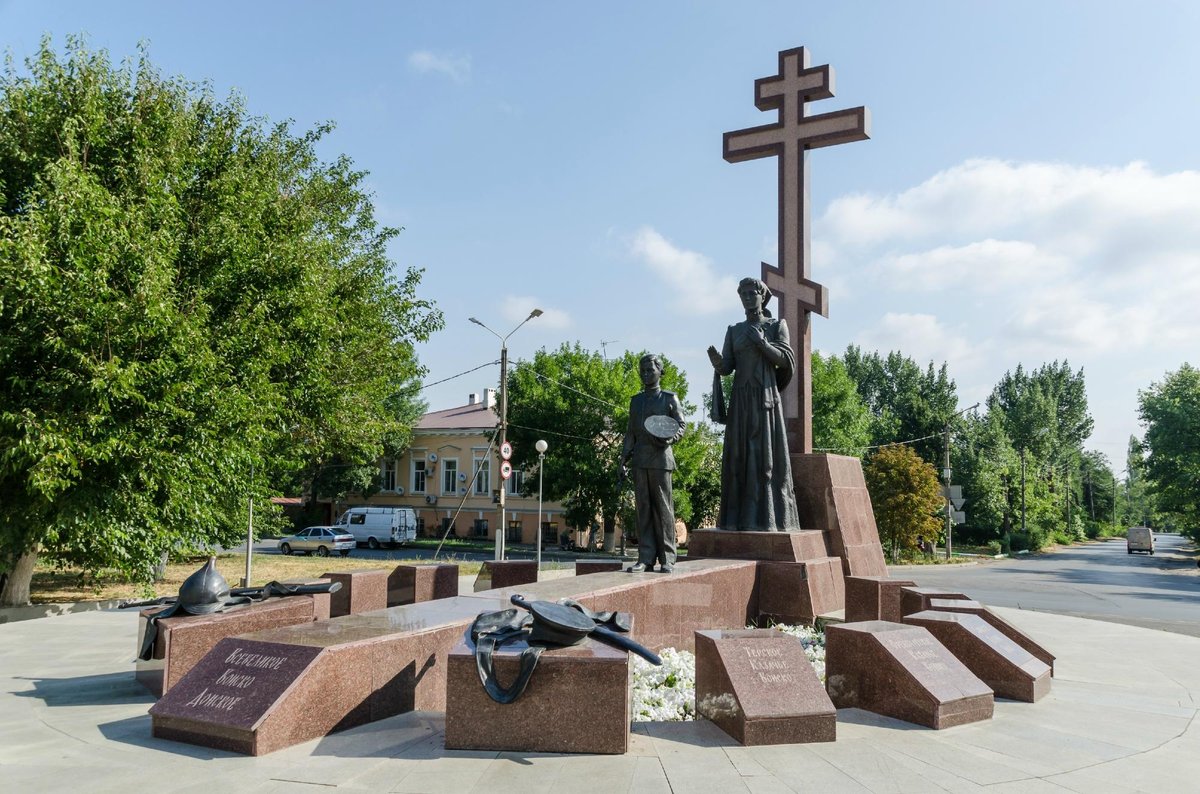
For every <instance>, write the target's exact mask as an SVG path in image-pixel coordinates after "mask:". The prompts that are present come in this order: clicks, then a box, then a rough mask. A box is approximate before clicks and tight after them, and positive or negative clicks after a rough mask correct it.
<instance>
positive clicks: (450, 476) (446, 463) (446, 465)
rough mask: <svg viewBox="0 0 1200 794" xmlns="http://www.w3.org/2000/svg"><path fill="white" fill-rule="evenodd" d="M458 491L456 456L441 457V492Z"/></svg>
mask: <svg viewBox="0 0 1200 794" xmlns="http://www.w3.org/2000/svg"><path fill="white" fill-rule="evenodd" d="M457 492H458V458H442V493H457Z"/></svg>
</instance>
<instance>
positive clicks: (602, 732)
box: [446, 637, 631, 754]
mask: <svg viewBox="0 0 1200 794" xmlns="http://www.w3.org/2000/svg"><path fill="white" fill-rule="evenodd" d="M524 647H526V646H525V643H524V642H513V643H510V644H507V645H505V646H503V647H501V648H499V649H497V651H496V653H495V654H494V656H493V660H494V662H495V669H496V675H497V677H498V678H499V679H500V680H501V681H506V682H507V681H512V680H513V679H514V678H515V677H516V675H517V670H518V668H519V661H518V656H519V654H520V651H521V650H522V649H523V648H524ZM629 678H630V667H629V654H627V653H626V652H625V651H622V650H619V649H617V648H613V647H612V646H610V645H605V644H604V643H601V642H599V641H597V640H594V639H592V638H590V637H589V638H588V639H586V640H584V642H583V643H582V644H580V645H573V646H570V647H567V648H549V649H547V650H546V651H544V652H543V653H542V655H541V658H540V659H539V660H538V664H537V668H536V669H535V670H534V671H533V675H532V676H531V677H530V679H529V686H528V687H527V688H526V690H525V692H524V694H522V695H521V696H520V697H519V698H517V699H516V700H515V701H513V702H512V703H506V704H500V703H497V702H495V701H494V700H492V699H491V698H490V697H488V694H487V693H486V692H485V691H484V689H483V685H482V684H480V682H479V673H478V672H477V671H476V668H475V646H474V644H473V643H472V642H471V641H470V639H469V638H463V639H462V640H461V641H460V642H459V643H458V645H456V646H455V647H454V649H453V650H451V651H450V654H449V657H448V660H447V675H446V749H448V750H504V751H510V752H521V753H608V754H616V753H624V752H625V751H626V750H627V749H628V747H629V722H630V697H631V688H630V684H629Z"/></svg>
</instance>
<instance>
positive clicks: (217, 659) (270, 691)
mask: <svg viewBox="0 0 1200 794" xmlns="http://www.w3.org/2000/svg"><path fill="white" fill-rule="evenodd" d="M321 652H322V651H321V649H320V648H312V647H305V646H301V645H283V644H279V643H271V642H257V641H254V640H247V639H243V638H240V637H229V638H226V639H223V640H221V641H220V642H219V643H217V645H216V646H215V647H214V648H213V649H212V651H211V652H210V653H209V654H208V655H207V656H205V657H204V659H203V660H202V661H201V662H200V663H199V664H197V665H196V666H195V667H193V668H192V670H191V672H190V673H189V675H188V676H186V677H185V678H184V679H183V680H182V681H180V682H179V683H178V684H177V685H176V686H174V687H172V688H171V690H170V691H169V692H167V693H166V694H165V695H164V696H163V697H162V699H161V700H159V701H158V702H157V703H155V704H154V705H153V706H151V707H150V720H151V730H152V732H153V734H154V735H155V736H157V737H159V738H162V739H174V740H176V741H184V742H192V743H195V744H204V745H207V746H209V747H216V748H219V749H222V750H231V751H233V752H237V753H245V754H247V755H262V754H263V753H269V752H271V751H272V750H276V749H278V748H280V747H284V746H286V745H288V744H290V743H291V742H289V741H288V739H289V735H288V733H289V732H288V727H289V725H290V723H291V721H290V720H285V721H283V722H276V723H275V726H276V730H274V731H272V730H260V727H261V726H262V724H263V723H264V721H265V720H266V718H267V717H268V716H269V715H270V714H271V713H272V712H273V711H275V710H276V709H277V708H279V706H280V702H281V700H282V699H283V696H284V695H285V694H286V693H287V692H288V691H289V690H290V689H291V688H292V687H293V686H294V685H296V684H297V679H300V678H302V676H303V674H304V672H305V671H306V670H307V669H308V668H309V667H310V666H312V665H313V663H314V662H315V661H316V659H317V657H318V656H319V655H320V654H321ZM325 683H326V684H327V685H329V686H337V685H338V682H336V681H327V682H325ZM301 686H304V687H305V689H306V690H307V694H308V695H309V696H310V698H309V699H308V700H307V702H304V703H297V702H294V705H293V710H297V707H299V708H298V710H299V711H300V712H301V713H299V714H296V715H295V717H296V719H305V718H306V715H305V714H304V712H307V711H318V710H319V709H320V704H321V695H322V693H321V691H320V689H319V686H317V685H316V682H314V681H313V680H312V679H311V678H310V679H307V680H305V681H304V682H303V684H301Z"/></svg>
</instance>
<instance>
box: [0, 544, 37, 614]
mask: <svg viewBox="0 0 1200 794" xmlns="http://www.w3.org/2000/svg"><path fill="white" fill-rule="evenodd" d="M36 562H37V551H36V550H32V551H27V552H25V553H24V554H22V555H21V556H20V557H17V561H16V564H15V565H13V568H12V570H11V571H9V572H8V576H7V577H6V578H5V580H4V587H3V589H0V607H23V606H27V605H28V604H29V583H30V582H31V581H32V580H33V566H34V564H35V563H36Z"/></svg>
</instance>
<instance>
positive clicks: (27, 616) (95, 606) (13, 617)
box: [0, 599, 122, 624]
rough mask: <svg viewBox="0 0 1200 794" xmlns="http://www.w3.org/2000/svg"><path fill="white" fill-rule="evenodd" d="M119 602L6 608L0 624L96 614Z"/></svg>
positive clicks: (2, 611) (77, 602)
mask: <svg viewBox="0 0 1200 794" xmlns="http://www.w3.org/2000/svg"><path fill="white" fill-rule="evenodd" d="M121 600H122V599H109V600H107V601H76V602H74V603H70V602H68V603H65V604H30V605H29V606H25V607H8V608H7V609H0V624H4V623H16V622H17V621H20V620H36V619H38V618H54V617H58V616H59V615H70V614H72V613H74V612H98V611H103V610H106V609H116V608H117V607H118V606H119V605H120V604H121Z"/></svg>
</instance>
